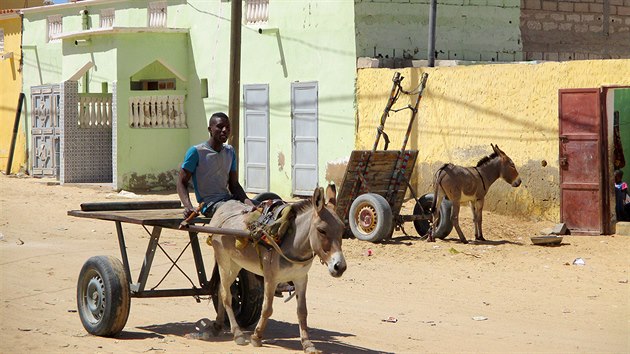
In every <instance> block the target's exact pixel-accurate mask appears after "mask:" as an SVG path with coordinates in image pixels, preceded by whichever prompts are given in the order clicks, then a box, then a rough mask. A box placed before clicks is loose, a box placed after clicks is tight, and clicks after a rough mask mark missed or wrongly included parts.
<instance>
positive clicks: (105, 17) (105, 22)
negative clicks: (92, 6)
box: [100, 9, 116, 28]
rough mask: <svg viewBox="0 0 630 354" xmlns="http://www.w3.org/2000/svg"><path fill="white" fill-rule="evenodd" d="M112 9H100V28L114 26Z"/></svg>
mask: <svg viewBox="0 0 630 354" xmlns="http://www.w3.org/2000/svg"><path fill="white" fill-rule="evenodd" d="M115 14H116V13H115V12H114V9H103V10H101V17H100V27H101V28H111V27H114V16H115Z"/></svg>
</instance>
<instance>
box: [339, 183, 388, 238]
mask: <svg viewBox="0 0 630 354" xmlns="http://www.w3.org/2000/svg"><path fill="white" fill-rule="evenodd" d="M362 215H363V218H364V219H363V222H360V218H361V216H362ZM348 224H349V225H350V231H352V234H353V235H354V237H356V238H358V239H359V240H362V241H369V242H378V241H381V240H383V239H386V238H388V237H390V236H391V235H392V232H393V231H394V229H393V224H394V217H393V215H392V208H391V207H390V206H389V203H388V202H387V200H386V199H385V198H383V196H381V195H379V194H375V193H365V194H361V195H360V196H358V197H357V198H356V199H355V200H354V201H353V202H352V205H351V206H350V214H349V215H348Z"/></svg>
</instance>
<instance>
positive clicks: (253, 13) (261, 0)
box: [245, 0, 269, 25]
mask: <svg viewBox="0 0 630 354" xmlns="http://www.w3.org/2000/svg"><path fill="white" fill-rule="evenodd" d="M268 21H269V0H247V10H246V13H245V23H246V24H248V25H261V24H266V23H267V22H268Z"/></svg>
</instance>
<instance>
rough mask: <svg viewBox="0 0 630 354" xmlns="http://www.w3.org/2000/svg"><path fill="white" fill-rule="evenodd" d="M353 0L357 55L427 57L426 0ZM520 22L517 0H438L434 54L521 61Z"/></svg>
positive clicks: (427, 17)
mask: <svg viewBox="0 0 630 354" xmlns="http://www.w3.org/2000/svg"><path fill="white" fill-rule="evenodd" d="M355 2H356V10H355V16H356V34H357V47H356V48H357V56H360V57H361V56H367V57H376V56H377V55H379V54H381V55H382V56H383V57H385V56H388V57H389V58H393V57H396V58H403V57H404V58H408V59H411V58H413V59H426V58H427V48H428V44H427V43H428V37H429V30H428V28H429V0H410V1H404V2H403V1H399V0H382V1H378V2H374V1H372V0H356V1H355ZM464 5H465V6H464ZM519 23H520V1H519V0H505V1H502V0H499V1H495V0H489V1H486V0H440V1H438V6H437V20H436V44H435V50H436V51H437V52H438V59H459V60H483V61H515V60H522V55H523V54H522V50H523V48H522V44H521V40H520V29H519ZM403 52H404V53H405V54H404V55H403Z"/></svg>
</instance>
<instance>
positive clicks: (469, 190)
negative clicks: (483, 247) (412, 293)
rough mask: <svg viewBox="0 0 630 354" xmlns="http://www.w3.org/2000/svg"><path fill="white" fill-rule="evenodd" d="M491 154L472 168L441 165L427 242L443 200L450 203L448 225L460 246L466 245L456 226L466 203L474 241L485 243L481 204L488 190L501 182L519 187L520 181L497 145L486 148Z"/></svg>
mask: <svg viewBox="0 0 630 354" xmlns="http://www.w3.org/2000/svg"><path fill="white" fill-rule="evenodd" d="M490 146H492V149H493V150H494V152H493V153H492V154H491V155H490V156H485V157H483V158H482V159H481V160H479V162H478V163H477V166H476V167H462V166H457V165H453V164H451V163H448V164H445V165H444V166H442V167H441V168H440V169H438V170H437V172H436V173H435V179H434V182H433V183H434V186H435V194H434V195H435V199H434V201H433V206H432V208H431V210H432V211H433V229H432V232H431V233H430V234H429V238H428V241H429V242H435V239H434V237H433V234H434V232H435V227H436V225H439V217H440V216H439V210H440V209H439V206H440V203H441V202H442V199H444V198H445V197H446V198H447V199H448V200H450V201H451V202H453V211H452V213H451V221H452V222H453V226H455V230H456V231H457V234H458V235H459V239H460V240H461V242H462V243H468V241H467V240H466V237H464V233H463V232H462V229H461V228H460V226H459V209H460V204H461V203H464V202H470V208H471V209H472V213H473V221H474V224H475V240H478V241H485V239H484V238H483V232H482V231H481V220H482V215H481V214H482V210H483V200H484V198H485V196H486V193H488V189H490V186H491V185H492V184H493V183H494V181H496V180H497V179H499V177H501V178H503V179H504V180H505V181H506V182H507V183H509V184H511V185H512V186H513V187H518V186H520V185H521V178H520V177H519V176H518V171H517V170H516V167H515V166H514V162H512V159H510V157H509V156H507V155H506V154H505V153H504V152H503V151H501V149H499V147H498V146H497V145H493V144H490Z"/></svg>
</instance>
